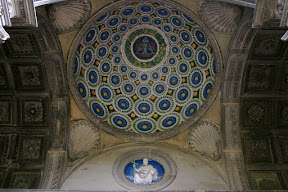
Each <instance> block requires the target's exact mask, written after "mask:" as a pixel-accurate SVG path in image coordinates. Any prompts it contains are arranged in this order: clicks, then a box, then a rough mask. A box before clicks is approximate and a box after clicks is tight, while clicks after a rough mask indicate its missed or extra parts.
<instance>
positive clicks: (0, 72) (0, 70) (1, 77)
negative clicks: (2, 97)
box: [0, 64, 8, 91]
mask: <svg viewBox="0 0 288 192" xmlns="http://www.w3.org/2000/svg"><path fill="white" fill-rule="evenodd" d="M7 88H8V79H7V75H6V70H5V66H4V64H0V89H1V91H4V90H7ZM7 91H8V90H7Z"/></svg>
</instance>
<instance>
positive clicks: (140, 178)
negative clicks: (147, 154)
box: [124, 158, 165, 185]
mask: <svg viewBox="0 0 288 192" xmlns="http://www.w3.org/2000/svg"><path fill="white" fill-rule="evenodd" d="M124 175H125V177H126V178H127V179H128V180H129V181H131V182H134V183H135V184H136V185H153V184H154V183H155V182H157V181H159V180H161V179H162V178H163V177H164V175H165V170H164V167H163V166H162V165H161V164H160V163H159V162H157V161H154V160H152V159H147V158H143V159H137V160H135V161H131V162H130V163H128V164H127V165H126V167H125V169H124Z"/></svg>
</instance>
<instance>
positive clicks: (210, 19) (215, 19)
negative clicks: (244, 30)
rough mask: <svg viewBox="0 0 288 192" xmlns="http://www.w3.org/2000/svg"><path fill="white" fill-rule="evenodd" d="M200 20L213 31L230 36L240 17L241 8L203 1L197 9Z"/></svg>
mask: <svg viewBox="0 0 288 192" xmlns="http://www.w3.org/2000/svg"><path fill="white" fill-rule="evenodd" d="M199 14H200V16H201V19H202V20H203V21H204V22H205V24H206V25H208V27H210V28H212V29H213V30H215V31H217V32H219V33H224V34H232V33H234V31H235V29H236V28H237V25H238V23H239V21H240V20H241V16H242V8H241V7H239V6H236V5H233V4H230V3H225V2H219V1H214V0H203V1H202V2H201V4H200V7H199Z"/></svg>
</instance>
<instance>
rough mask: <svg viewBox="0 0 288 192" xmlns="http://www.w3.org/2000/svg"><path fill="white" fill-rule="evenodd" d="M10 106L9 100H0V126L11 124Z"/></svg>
mask: <svg viewBox="0 0 288 192" xmlns="http://www.w3.org/2000/svg"><path fill="white" fill-rule="evenodd" d="M11 104H12V101H11V100H10V99H2V98H1V99H0V125H1V124H2V125H3V124H11V116H12V114H11V109H12V108H11Z"/></svg>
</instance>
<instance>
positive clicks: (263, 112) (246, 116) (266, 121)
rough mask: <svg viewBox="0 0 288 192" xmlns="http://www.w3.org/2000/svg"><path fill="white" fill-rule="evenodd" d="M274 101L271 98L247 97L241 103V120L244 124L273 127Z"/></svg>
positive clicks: (252, 126)
mask: <svg viewBox="0 0 288 192" xmlns="http://www.w3.org/2000/svg"><path fill="white" fill-rule="evenodd" d="M271 110H272V103H271V101H270V100H269V99H264V98H263V99H254V98H247V99H244V100H243V101H242V103H241V116H240V121H241V123H242V125H243V126H245V127H250V129H252V128H263V129H267V130H269V129H270V128H271V116H272V111H271Z"/></svg>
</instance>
